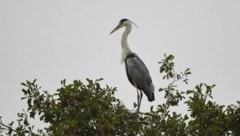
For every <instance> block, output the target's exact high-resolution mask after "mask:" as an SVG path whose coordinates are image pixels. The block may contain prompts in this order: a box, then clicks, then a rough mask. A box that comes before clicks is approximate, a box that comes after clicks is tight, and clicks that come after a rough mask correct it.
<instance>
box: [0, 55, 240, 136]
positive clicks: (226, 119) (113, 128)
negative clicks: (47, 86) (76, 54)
mask: <svg viewBox="0 0 240 136" xmlns="http://www.w3.org/2000/svg"><path fill="white" fill-rule="evenodd" d="M173 60H174V56H173V55H164V59H163V60H162V61H161V62H159V64H160V73H161V74H162V75H163V80H167V81H168V82H169V84H168V86H167V87H165V88H160V89H159V92H160V94H159V93H157V95H162V94H163V93H164V98H165V102H164V103H162V104H159V105H157V106H156V107H153V106H152V107H151V108H150V109H149V112H142V113H139V115H137V114H136V113H134V112H131V111H130V110H128V109H127V108H126V107H125V106H124V105H123V104H122V103H121V100H119V99H118V98H116V97H115V96H114V94H115V92H116V91H117V90H116V88H113V87H109V86H105V87H102V86H101V84H100V82H101V80H103V79H97V80H95V81H93V80H90V79H87V80H86V83H83V82H82V81H80V80H75V81H73V83H71V84H66V80H62V81H61V87H60V88H59V89H57V91H56V93H54V94H50V93H49V92H48V91H42V90H41V88H40V87H39V86H38V85H37V83H36V80H33V81H26V82H24V83H21V84H22V86H23V89H22V92H23V97H22V100H25V101H26V102H27V106H28V108H27V109H26V110H24V111H23V112H19V113H18V119H17V124H16V122H11V123H4V122H2V120H1V118H2V117H1V118H0V130H1V131H2V132H4V134H6V135H20V136H25V135H31V136H44V135H54V136H56V135H57V136H64V135H70V136H71V135H74V136H75V135H86V136H89V135H96V136H102V135H103V136H105V135H150V136H152V135H158V136H161V135H169V136H172V135H173V136H176V135H178V136H189V135H192V136H215V135H216V136H219V135H220V136H221V135H234V136H238V135H240V107H239V105H240V102H239V101H238V102H237V104H235V105H229V106H225V105H219V104H217V103H216V102H214V101H213V97H212V90H213V88H214V87H215V85H208V84H206V83H200V84H198V85H196V87H195V88H193V89H187V90H179V89H178V86H177V85H176V83H177V82H182V83H184V84H187V83H188V76H189V75H190V74H191V72H190V69H189V68H188V69H186V70H185V71H184V72H180V73H176V72H175V70H174V62H173ZM180 102H182V103H183V104H185V105H187V107H188V114H182V113H177V112H175V111H173V110H171V107H174V106H179V103H180ZM134 105H135V106H136V104H134ZM37 118H38V119H39V121H41V122H45V123H47V124H49V125H48V126H47V127H46V128H45V129H35V128H34V127H35V126H34V125H32V124H31V123H30V120H31V119H37Z"/></svg>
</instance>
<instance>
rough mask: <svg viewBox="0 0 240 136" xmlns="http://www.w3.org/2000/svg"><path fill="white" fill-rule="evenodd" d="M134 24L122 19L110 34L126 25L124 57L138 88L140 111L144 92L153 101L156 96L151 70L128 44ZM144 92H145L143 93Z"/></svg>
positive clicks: (123, 60) (123, 46) (123, 44)
mask: <svg viewBox="0 0 240 136" xmlns="http://www.w3.org/2000/svg"><path fill="white" fill-rule="evenodd" d="M132 24H134V25H135V26H136V27H137V25H136V24H135V23H133V22H132V21H130V20H128V19H122V20H120V22H119V24H118V25H117V26H116V27H115V28H114V29H113V30H112V31H111V33H110V34H112V33H113V32H115V31H117V30H119V29H120V28H122V27H125V31H124V32H123V35H122V41H121V44H122V59H121V62H125V68H126V73H127V77H128V80H129V82H130V83H131V84H132V85H133V86H134V87H135V88H136V89H137V100H138V101H137V106H138V107H137V111H136V112H137V113H139V109H140V105H141V101H142V96H143V93H144V94H145V95H146V96H147V98H148V101H150V102H152V101H154V100H155V98H154V86H153V84H152V79H151V76H150V74H149V71H148V69H147V67H146V65H145V64H144V63H143V61H142V60H141V59H140V58H139V57H138V55H137V54H136V53H134V52H132V51H131V49H130V48H129V46H128V40H127V39H128V35H129V34H130V32H131V30H132ZM142 92H143V93H142Z"/></svg>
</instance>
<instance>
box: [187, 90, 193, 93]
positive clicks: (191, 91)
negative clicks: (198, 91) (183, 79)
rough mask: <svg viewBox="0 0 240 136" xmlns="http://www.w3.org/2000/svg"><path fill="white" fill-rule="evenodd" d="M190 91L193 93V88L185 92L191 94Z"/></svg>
mask: <svg viewBox="0 0 240 136" xmlns="http://www.w3.org/2000/svg"><path fill="white" fill-rule="evenodd" d="M191 93H194V91H193V90H187V92H186V94H191Z"/></svg>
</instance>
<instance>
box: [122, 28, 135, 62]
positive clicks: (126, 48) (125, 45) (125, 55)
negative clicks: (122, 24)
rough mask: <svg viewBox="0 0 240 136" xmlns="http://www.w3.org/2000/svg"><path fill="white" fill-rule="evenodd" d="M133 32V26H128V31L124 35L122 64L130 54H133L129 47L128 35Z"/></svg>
mask: <svg viewBox="0 0 240 136" xmlns="http://www.w3.org/2000/svg"><path fill="white" fill-rule="evenodd" d="M131 30H132V26H131V24H129V25H127V26H126V29H125V31H124V32H123V35H122V42H121V43H122V59H121V62H124V61H125V59H126V57H127V54H128V53H129V52H132V51H131V49H130V48H129V46H128V35H129V33H130V32H131Z"/></svg>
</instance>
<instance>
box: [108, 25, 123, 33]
mask: <svg viewBox="0 0 240 136" xmlns="http://www.w3.org/2000/svg"><path fill="white" fill-rule="evenodd" d="M121 27H122V25H121V24H118V25H117V26H116V27H115V28H114V29H113V30H112V32H111V33H110V34H112V33H114V32H115V31H117V30H118V29H120V28H121Z"/></svg>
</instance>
